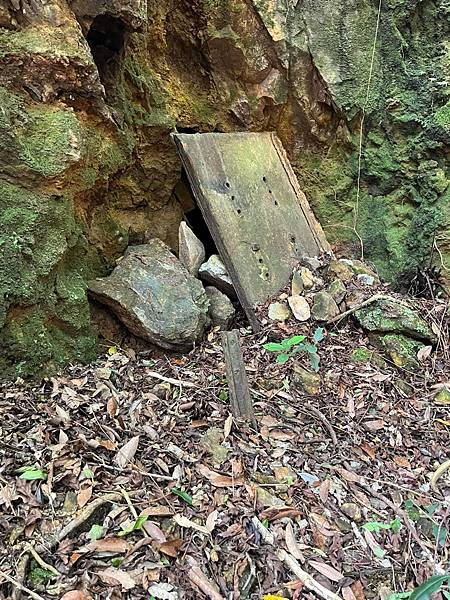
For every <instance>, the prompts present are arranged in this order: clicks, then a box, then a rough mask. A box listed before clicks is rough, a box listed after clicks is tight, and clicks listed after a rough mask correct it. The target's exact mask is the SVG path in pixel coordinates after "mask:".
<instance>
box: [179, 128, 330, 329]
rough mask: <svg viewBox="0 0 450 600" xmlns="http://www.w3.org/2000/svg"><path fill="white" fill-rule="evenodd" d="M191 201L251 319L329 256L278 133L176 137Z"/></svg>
mask: <svg viewBox="0 0 450 600" xmlns="http://www.w3.org/2000/svg"><path fill="white" fill-rule="evenodd" d="M173 137H174V139H175V143H176V145H177V148H178V151H179V154H180V156H181V159H182V162H183V166H184V168H185V170H186V173H187V175H188V178H189V181H190V184H191V187H192V190H193V193H194V196H195V198H196V200H197V203H198V205H199V207H200V210H201V211H202V213H203V216H204V218H205V221H206V224H207V225H208V228H209V230H210V232H211V235H212V237H213V239H214V242H215V244H216V246H217V250H218V251H219V254H220V255H221V257H222V260H223V261H224V263H225V265H226V267H227V269H228V272H229V274H230V276H231V278H232V280H233V283H234V286H235V288H236V293H237V295H238V298H239V301H240V302H241V304H242V306H243V308H244V310H245V312H246V314H247V317H248V319H249V321H250V324H251V325H252V327H253V329H254V330H258V329H259V322H258V320H257V318H256V315H255V311H254V308H255V306H257V305H258V304H262V303H264V302H265V301H266V300H267V299H268V298H269V297H271V296H273V295H274V294H276V293H277V292H279V291H280V290H281V289H282V288H283V287H284V286H285V285H286V284H287V283H288V281H289V279H290V276H291V274H292V270H293V267H294V266H295V264H296V263H297V262H298V260H299V259H300V258H302V257H305V256H316V255H318V254H321V253H322V252H326V251H330V247H329V244H328V242H327V240H326V238H325V235H324V233H323V231H322V228H321V226H320V225H319V223H318V222H317V220H316V219H315V217H314V215H313V213H312V211H311V208H310V207H309V204H308V202H307V200H306V197H305V195H304V194H303V192H302V191H301V189H300V187H299V184H298V181H297V179H296V177H295V174H294V172H293V170H292V167H291V165H290V163H289V161H288V159H287V156H286V153H285V151H284V149H283V146H282V144H281V142H280V141H279V139H278V138H277V136H276V135H275V134H273V133H205V134H194V135H192V134H174V136H173Z"/></svg>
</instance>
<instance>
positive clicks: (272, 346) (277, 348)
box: [263, 342, 285, 352]
mask: <svg viewBox="0 0 450 600" xmlns="http://www.w3.org/2000/svg"><path fill="white" fill-rule="evenodd" d="M263 348H264V350H267V351H268V352H282V351H283V350H284V349H285V347H284V346H283V344H276V343H275V342H270V343H268V344H264V346H263Z"/></svg>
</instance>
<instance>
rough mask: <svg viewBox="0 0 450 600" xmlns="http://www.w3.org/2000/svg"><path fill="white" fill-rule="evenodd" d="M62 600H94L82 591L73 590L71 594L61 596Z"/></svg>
mask: <svg viewBox="0 0 450 600" xmlns="http://www.w3.org/2000/svg"><path fill="white" fill-rule="evenodd" d="M60 600H92V596H89V595H88V594H85V593H84V592H81V591H80V590H73V591H71V592H66V593H65V594H64V595H63V596H61V598H60Z"/></svg>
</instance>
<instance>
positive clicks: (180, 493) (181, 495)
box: [170, 488, 192, 506]
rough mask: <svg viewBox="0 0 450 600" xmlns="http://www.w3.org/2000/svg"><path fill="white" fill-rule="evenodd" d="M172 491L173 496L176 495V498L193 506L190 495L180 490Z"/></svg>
mask: <svg viewBox="0 0 450 600" xmlns="http://www.w3.org/2000/svg"><path fill="white" fill-rule="evenodd" d="M170 491H171V492H172V494H175V496H178V497H179V498H181V499H182V500H184V501H185V502H186V504H189V506H192V496H189V494H188V493H186V492H183V490H179V489H178V488H172V489H171V490H170Z"/></svg>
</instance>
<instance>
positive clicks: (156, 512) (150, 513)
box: [139, 506, 173, 517]
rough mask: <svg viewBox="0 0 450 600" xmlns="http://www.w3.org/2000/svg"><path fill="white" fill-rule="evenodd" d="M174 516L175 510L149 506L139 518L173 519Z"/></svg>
mask: <svg viewBox="0 0 450 600" xmlns="http://www.w3.org/2000/svg"><path fill="white" fill-rule="evenodd" d="M172 515H173V510H171V509H170V508H168V507H167V506H149V507H148V508H144V510H143V511H142V512H141V514H140V515H139V516H141V517H143V516H147V517H171V516H172Z"/></svg>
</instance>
